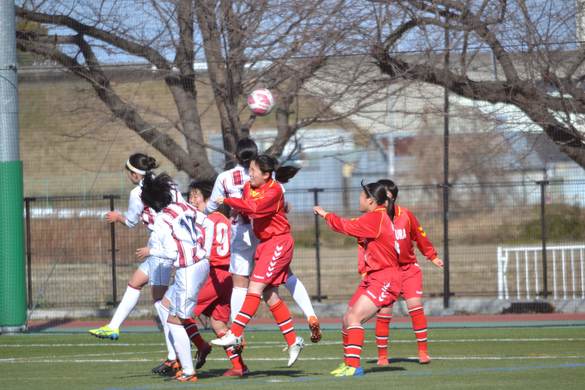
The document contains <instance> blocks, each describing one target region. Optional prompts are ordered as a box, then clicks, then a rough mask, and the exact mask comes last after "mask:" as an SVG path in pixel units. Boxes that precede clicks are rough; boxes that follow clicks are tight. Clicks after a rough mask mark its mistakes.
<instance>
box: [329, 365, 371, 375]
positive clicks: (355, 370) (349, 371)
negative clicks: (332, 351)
mask: <svg viewBox="0 0 585 390" xmlns="http://www.w3.org/2000/svg"><path fill="white" fill-rule="evenodd" d="M333 376H337V377H340V376H364V369H363V368H361V367H351V366H345V368H344V369H343V370H341V371H340V372H338V373H337V374H333Z"/></svg>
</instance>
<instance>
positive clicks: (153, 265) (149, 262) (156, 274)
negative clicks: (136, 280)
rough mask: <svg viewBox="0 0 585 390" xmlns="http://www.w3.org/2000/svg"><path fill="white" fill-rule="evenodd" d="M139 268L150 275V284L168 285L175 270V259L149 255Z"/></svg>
mask: <svg viewBox="0 0 585 390" xmlns="http://www.w3.org/2000/svg"><path fill="white" fill-rule="evenodd" d="M138 269H139V270H141V271H142V272H144V273H145V274H146V275H148V284H150V285H151V286H168V285H169V281H170V280H171V273H172V272H173V261H172V260H169V259H161V258H160V257H154V256H148V257H147V258H146V260H144V261H143V262H142V264H140V266H139V267H138Z"/></svg>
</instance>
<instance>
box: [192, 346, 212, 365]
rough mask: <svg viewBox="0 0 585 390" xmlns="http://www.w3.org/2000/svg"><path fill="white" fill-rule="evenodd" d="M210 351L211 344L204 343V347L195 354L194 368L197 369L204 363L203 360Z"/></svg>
mask: <svg viewBox="0 0 585 390" xmlns="http://www.w3.org/2000/svg"><path fill="white" fill-rule="evenodd" d="M210 353H211V345H209V344H207V343H206V344H205V347H203V348H201V349H200V350H198V351H197V353H196V354H195V368H196V369H197V370H198V369H200V368H201V367H203V365H204V364H205V360H206V359H207V355H209V354H210Z"/></svg>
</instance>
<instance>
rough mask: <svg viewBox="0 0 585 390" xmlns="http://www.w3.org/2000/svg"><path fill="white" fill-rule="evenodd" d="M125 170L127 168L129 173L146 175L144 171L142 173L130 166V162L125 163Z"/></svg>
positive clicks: (140, 170)
mask: <svg viewBox="0 0 585 390" xmlns="http://www.w3.org/2000/svg"><path fill="white" fill-rule="evenodd" d="M126 168H128V169H129V170H130V171H132V172H134V173H137V174H139V175H142V176H144V175H146V171H143V170H142V169H138V168H135V167H134V166H133V165H132V164H130V160H128V161H126Z"/></svg>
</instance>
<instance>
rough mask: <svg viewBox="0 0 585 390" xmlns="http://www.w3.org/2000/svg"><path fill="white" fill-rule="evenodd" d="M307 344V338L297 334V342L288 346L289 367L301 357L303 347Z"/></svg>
mask: <svg viewBox="0 0 585 390" xmlns="http://www.w3.org/2000/svg"><path fill="white" fill-rule="evenodd" d="M304 346H305V340H303V338H302V337H299V336H297V338H296V340H295V343H294V344H293V345H291V346H290V347H288V365H287V367H292V365H293V364H295V362H296V361H297V359H298V358H299V355H300V354H301V351H302V350H303V347H304Z"/></svg>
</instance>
